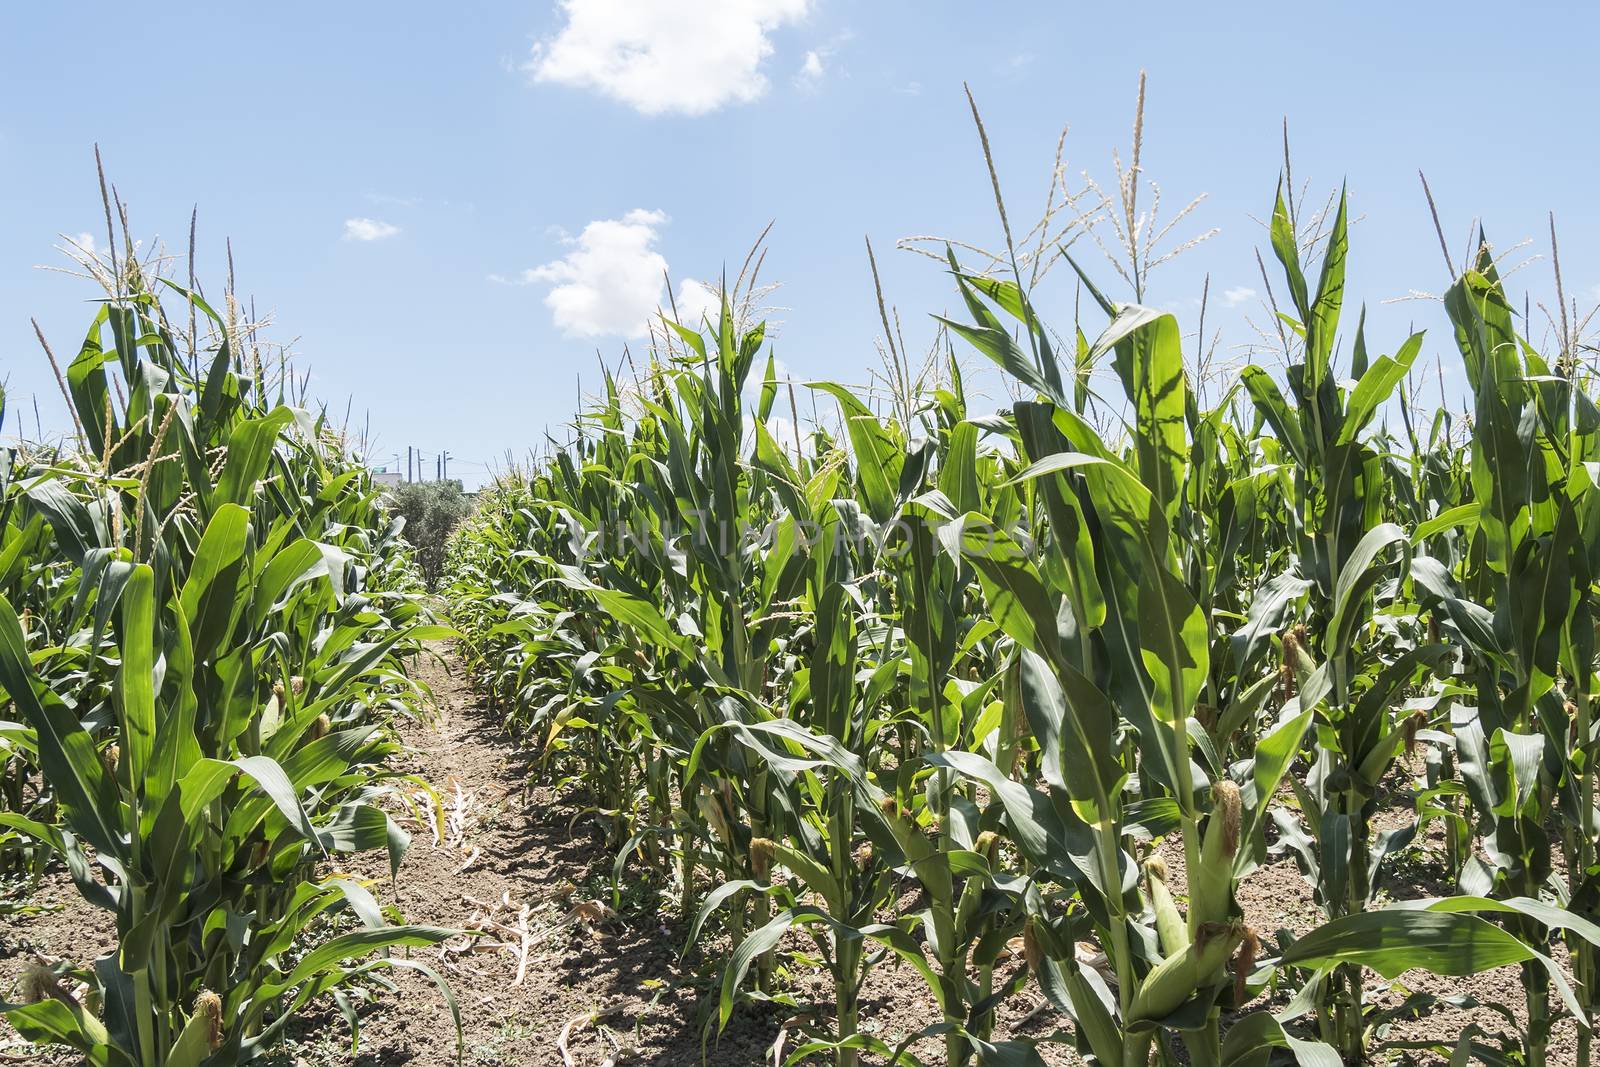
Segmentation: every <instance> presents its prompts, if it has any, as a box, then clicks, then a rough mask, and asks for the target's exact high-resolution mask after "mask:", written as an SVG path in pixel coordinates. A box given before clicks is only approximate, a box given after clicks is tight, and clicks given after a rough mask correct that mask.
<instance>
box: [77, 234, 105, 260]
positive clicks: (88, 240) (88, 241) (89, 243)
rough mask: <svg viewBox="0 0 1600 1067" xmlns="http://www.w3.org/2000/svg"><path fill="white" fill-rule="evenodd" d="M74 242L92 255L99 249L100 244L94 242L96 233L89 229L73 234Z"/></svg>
mask: <svg viewBox="0 0 1600 1067" xmlns="http://www.w3.org/2000/svg"><path fill="white" fill-rule="evenodd" d="M72 243H73V244H75V245H77V246H78V247H79V248H81V249H83V250H84V251H85V252H87V253H89V254H90V255H91V256H92V255H94V254H95V253H96V252H97V251H99V246H97V245H96V244H95V243H94V234H92V233H90V232H89V231H88V230H85V231H83V232H82V233H75V234H73V235H72Z"/></svg>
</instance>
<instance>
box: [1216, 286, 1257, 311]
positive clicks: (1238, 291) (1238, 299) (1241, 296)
mask: <svg viewBox="0 0 1600 1067" xmlns="http://www.w3.org/2000/svg"><path fill="white" fill-rule="evenodd" d="M1255 295H1256V291H1255V290H1254V289H1251V288H1249V287H1247V286H1243V285H1240V286H1237V287H1235V288H1233V289H1224V290H1223V291H1222V302H1223V303H1224V304H1226V305H1227V306H1228V307H1231V308H1236V307H1238V306H1239V305H1240V304H1242V303H1244V302H1245V301H1246V300H1252V299H1254V298H1255Z"/></svg>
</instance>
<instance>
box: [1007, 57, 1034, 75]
mask: <svg viewBox="0 0 1600 1067" xmlns="http://www.w3.org/2000/svg"><path fill="white" fill-rule="evenodd" d="M1034 58H1035V56H1034V54H1033V53H1032V52H1018V53H1016V54H1015V55H1012V56H1008V57H1006V61H1005V65H1004V69H1005V70H1006V72H1007V73H1010V74H1021V73H1022V72H1023V71H1025V70H1027V69H1028V68H1029V67H1031V66H1033V61H1034Z"/></svg>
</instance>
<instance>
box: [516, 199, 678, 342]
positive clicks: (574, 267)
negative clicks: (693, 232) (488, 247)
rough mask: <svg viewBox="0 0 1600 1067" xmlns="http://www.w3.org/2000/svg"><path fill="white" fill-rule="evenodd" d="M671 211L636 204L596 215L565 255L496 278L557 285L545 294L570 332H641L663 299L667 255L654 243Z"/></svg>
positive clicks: (571, 240)
mask: <svg viewBox="0 0 1600 1067" xmlns="http://www.w3.org/2000/svg"><path fill="white" fill-rule="evenodd" d="M666 223H667V216H666V214H665V213H663V212H660V211H645V210H643V209H641V208H636V209H635V210H633V211H630V212H628V213H627V214H626V215H624V216H623V217H622V218H620V219H596V220H595V221H594V222H591V223H589V225H587V226H585V227H584V228H583V232H582V233H580V234H579V235H578V236H577V237H575V238H568V241H567V243H568V244H569V245H570V246H571V251H569V252H568V253H567V254H566V255H565V256H564V257H562V258H561V259H558V260H555V261H554V262H551V263H546V264H545V265H544V266H542V267H535V268H533V269H532V270H525V271H523V272H522V274H521V276H519V277H518V278H516V279H507V278H501V277H498V276H496V275H491V276H490V278H491V280H493V281H500V282H509V281H515V282H517V283H520V284H523V285H535V284H540V283H547V284H551V285H553V286H554V288H552V289H551V290H550V292H549V293H547V294H546V295H545V298H544V302H545V306H547V307H548V308H549V309H550V312H551V316H552V317H553V318H554V320H555V324H556V326H557V327H558V328H559V329H560V330H561V332H562V333H564V334H566V335H567V336H568V337H604V336H621V337H642V336H644V334H645V333H646V332H648V323H649V321H650V319H651V317H652V316H654V315H655V313H656V309H657V308H658V307H659V306H660V304H661V299H662V293H663V290H664V288H665V278H666V270H667V260H666V257H665V256H663V255H662V254H661V253H660V252H658V251H656V249H655V242H656V237H657V236H658V234H659V232H660V229H661V227H662V226H665V225H666Z"/></svg>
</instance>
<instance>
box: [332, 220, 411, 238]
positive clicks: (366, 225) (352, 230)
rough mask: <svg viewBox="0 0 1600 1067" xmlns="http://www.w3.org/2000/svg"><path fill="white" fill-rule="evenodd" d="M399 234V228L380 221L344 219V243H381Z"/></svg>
mask: <svg viewBox="0 0 1600 1067" xmlns="http://www.w3.org/2000/svg"><path fill="white" fill-rule="evenodd" d="M399 232H400V227H398V226H396V225H394V224H393V223H388V222H384V221H383V220H382V219H345V220H344V239H345V240H346V241H381V240H383V239H384V238H385V237H393V236H394V235H395V234H397V233H399Z"/></svg>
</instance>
